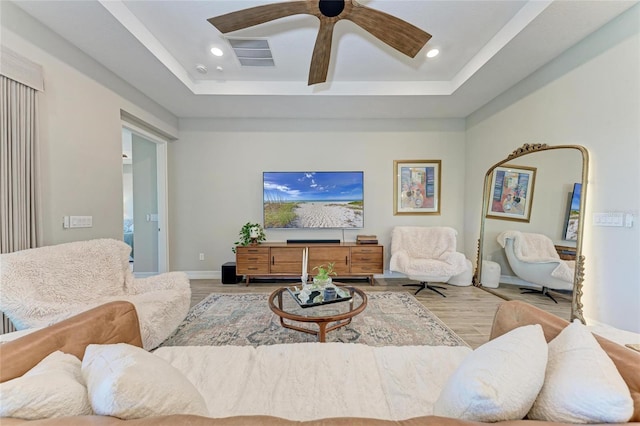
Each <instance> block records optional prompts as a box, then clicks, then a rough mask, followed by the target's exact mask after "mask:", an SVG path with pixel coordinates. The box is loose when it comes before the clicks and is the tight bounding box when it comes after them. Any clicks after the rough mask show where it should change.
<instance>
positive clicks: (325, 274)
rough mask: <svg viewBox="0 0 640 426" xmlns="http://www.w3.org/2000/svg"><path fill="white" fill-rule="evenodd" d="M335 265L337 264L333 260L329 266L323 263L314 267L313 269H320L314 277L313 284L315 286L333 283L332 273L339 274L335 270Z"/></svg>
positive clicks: (325, 285)
mask: <svg viewBox="0 0 640 426" xmlns="http://www.w3.org/2000/svg"><path fill="white" fill-rule="evenodd" d="M333 265H335V263H334V262H331V263H329V264H328V265H327V266H325V265H324V264H323V265H320V266H316V267H314V268H313V269H312V270H313V271H316V270H317V271H318V273H317V274H316V276H315V277H313V284H314V285H315V286H318V287H327V286H329V285H331V284H332V283H331V282H332V279H331V275H338V274H337V273H336V272H334V270H333Z"/></svg>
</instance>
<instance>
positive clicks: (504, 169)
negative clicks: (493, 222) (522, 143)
mask: <svg viewBox="0 0 640 426" xmlns="http://www.w3.org/2000/svg"><path fill="white" fill-rule="evenodd" d="M535 181H536V168H535V167H525V166H509V165H507V164H505V165H504V166H501V167H496V168H495V169H493V172H492V174H491V186H490V190H491V196H490V197H489V209H488V213H487V217H488V218H493V219H504V220H517V221H523V222H529V220H530V218H531V206H532V204H533V188H534V186H535Z"/></svg>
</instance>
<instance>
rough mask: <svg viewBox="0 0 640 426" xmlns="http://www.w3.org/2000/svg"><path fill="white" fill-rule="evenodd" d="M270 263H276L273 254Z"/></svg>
mask: <svg viewBox="0 0 640 426" xmlns="http://www.w3.org/2000/svg"><path fill="white" fill-rule="evenodd" d="M271 264H272V265H275V264H276V257H275V256H271Z"/></svg>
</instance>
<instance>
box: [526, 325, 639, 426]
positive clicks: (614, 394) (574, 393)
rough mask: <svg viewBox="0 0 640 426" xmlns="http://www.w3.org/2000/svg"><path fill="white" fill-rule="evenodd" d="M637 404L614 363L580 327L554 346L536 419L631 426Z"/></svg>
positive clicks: (568, 329) (533, 412)
mask: <svg viewBox="0 0 640 426" xmlns="http://www.w3.org/2000/svg"><path fill="white" fill-rule="evenodd" d="M632 414H633V400H632V399H631V394H630V392H629V387H628V386H627V385H626V383H625V382H624V379H623V378H622V376H620V373H619V372H618V370H617V368H616V366H615V364H614V363H613V361H611V358H609V356H608V355H607V353H606V352H605V351H604V349H602V347H601V346H600V344H598V341H597V340H596V339H595V337H593V335H592V334H591V332H590V331H589V330H588V329H587V328H586V327H585V326H584V325H582V324H581V323H580V322H574V323H572V324H569V325H568V326H567V327H565V329H564V330H562V331H561V332H560V334H558V336H556V338H555V339H553V340H552V341H551V342H549V362H548V364H547V374H546V378H545V381H544V385H543V386H542V390H541V391H540V394H539V395H538V398H537V399H536V401H535V403H534V404H533V408H532V409H531V411H530V412H529V418H530V419H536V420H546V421H551V422H563V423H626V422H628V421H629V419H630V418H631V415H632Z"/></svg>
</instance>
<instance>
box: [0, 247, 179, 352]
mask: <svg viewBox="0 0 640 426" xmlns="http://www.w3.org/2000/svg"><path fill="white" fill-rule="evenodd" d="M130 252H131V247H129V246H128V245H127V244H125V243H124V242H122V241H118V240H115V239H96V240H90V241H76V242H72V243H65V244H59V245H54V246H48V247H40V248H34V249H29V250H22V251H18V252H15V253H7V254H2V255H0V291H1V292H2V297H0V311H2V312H4V314H5V315H6V316H7V317H8V318H9V319H10V320H11V322H12V323H13V324H14V326H15V327H16V329H17V330H24V329H30V328H36V327H45V326H49V325H51V324H55V323H57V322H60V321H62V320H63V319H66V318H69V317H71V316H73V315H76V314H78V313H80V312H83V311H86V310H89V309H91V308H93V307H96V306H99V305H102V304H104V303H107V302H111V301H116V300H125V301H129V302H131V303H133V304H134V305H135V307H136V311H137V313H138V318H139V321H140V333H141V334H142V342H143V346H144V348H145V349H153V348H155V347H157V346H158V345H159V344H160V343H162V342H163V341H164V340H165V339H166V338H167V337H169V335H170V334H171V333H172V332H173V331H174V330H175V329H176V328H177V327H178V325H180V323H181V322H182V320H183V319H184V318H185V317H186V315H187V312H188V311H189V306H190V304H191V287H190V284H189V278H188V277H187V275H186V274H185V273H184V272H169V273H164V274H159V275H155V276H152V277H149V278H143V279H136V278H134V277H133V273H132V272H131V270H130V268H129V253H130Z"/></svg>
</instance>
